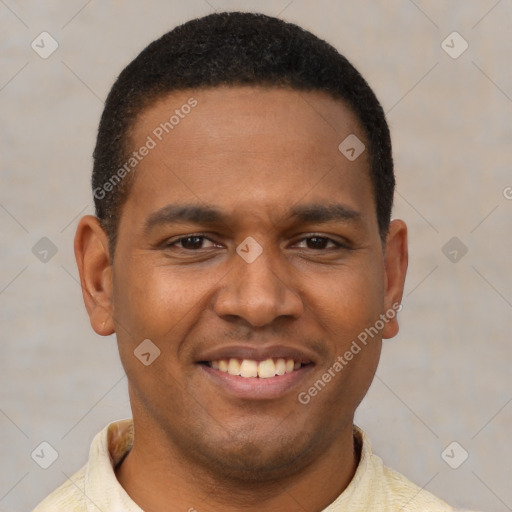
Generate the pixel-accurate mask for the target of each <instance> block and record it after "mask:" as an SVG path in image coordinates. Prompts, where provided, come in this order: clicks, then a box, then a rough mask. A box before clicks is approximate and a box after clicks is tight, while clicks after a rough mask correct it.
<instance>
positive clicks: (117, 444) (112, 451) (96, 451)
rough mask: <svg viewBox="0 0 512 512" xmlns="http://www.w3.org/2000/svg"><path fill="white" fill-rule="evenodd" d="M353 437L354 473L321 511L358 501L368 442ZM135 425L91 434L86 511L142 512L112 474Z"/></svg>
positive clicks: (118, 424) (122, 423)
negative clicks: (356, 451)
mask: <svg viewBox="0 0 512 512" xmlns="http://www.w3.org/2000/svg"><path fill="white" fill-rule="evenodd" d="M353 431H354V438H355V441H356V443H357V444H358V445H359V446H360V447H361V452H360V453H361V457H360V460H359V464H358V466H357V470H356V473H355V474H354V477H353V478H352V480H351V482H350V484H349V485H348V487H347V488H346V489H345V490H344V491H343V492H342V494H341V495H340V496H339V497H338V498H337V499H336V500H335V501H334V502H333V503H332V504H331V505H329V506H328V507H327V508H326V509H324V511H323V512H334V511H335V510H339V508H338V507H340V506H343V505H345V506H346V505H347V503H350V502H351V501H353V500H354V501H356V502H359V501H360V500H361V499H363V496H359V494H360V493H361V492H363V493H364V491H363V489H365V488H366V485H364V483H363V482H364V481H365V482H366V481H367V480H368V478H371V476H370V473H371V472H372V465H371V458H372V452H371V445H370V441H369V439H368V438H367V436H366V434H365V433H364V432H363V431H362V430H361V429H360V428H359V427H357V426H355V425H354V427H353ZM133 439H134V426H133V420H132V419H124V420H119V421H114V422H112V423H110V424H108V425H107V426H106V427H105V428H104V429H103V430H102V431H101V432H99V433H98V434H97V435H96V437H95V438H94V440H93V442H92V444H91V449H90V452H89V463H88V465H87V469H86V475H85V489H84V494H85V495H86V496H87V497H88V501H87V512H97V511H98V509H99V510H102V511H107V510H108V511H109V512H110V511H112V512H143V510H142V509H141V508H140V507H139V506H138V505H137V504H136V503H135V502H134V501H133V500H132V499H131V498H130V496H129V495H128V493H127V492H126V491H125V490H124V488H123V487H122V486H121V484H120V483H119V481H118V480H117V478H116V475H115V471H114V470H115V467H116V466H117V465H118V464H119V463H120V462H122V460H123V459H124V457H125V456H126V455H127V454H128V453H129V451H130V450H131V448H132V446H133Z"/></svg>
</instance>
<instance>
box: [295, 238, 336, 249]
mask: <svg viewBox="0 0 512 512" xmlns="http://www.w3.org/2000/svg"><path fill="white" fill-rule="evenodd" d="M304 241H306V245H307V246H306V249H314V250H322V249H330V248H333V247H334V248H337V247H343V246H342V245H341V244H339V243H338V242H335V241H334V240H332V239H331V238H327V237H325V236H310V237H306V238H303V239H302V240H300V241H299V243H302V242H304ZM329 243H331V244H333V245H332V246H331V247H328V244H329Z"/></svg>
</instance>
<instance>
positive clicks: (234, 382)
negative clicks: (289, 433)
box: [199, 364, 313, 400]
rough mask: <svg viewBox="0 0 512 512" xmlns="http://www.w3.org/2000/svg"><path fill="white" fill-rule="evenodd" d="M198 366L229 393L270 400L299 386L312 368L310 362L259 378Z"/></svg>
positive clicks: (252, 398) (245, 397) (240, 396)
mask: <svg viewBox="0 0 512 512" xmlns="http://www.w3.org/2000/svg"><path fill="white" fill-rule="evenodd" d="M199 366H200V367H201V369H202V370H203V371H204V372H205V373H206V375H207V376H208V377H209V378H210V379H211V380H212V381H213V382H214V383H215V384H216V385H218V386H221V387H222V388H223V389H224V390H226V391H227V392H228V393H229V394H231V395H234V396H236V397H238V398H243V399H251V400H270V399H273V398H279V397H281V396H283V395H284V394H286V393H289V392H290V391H292V390H293V388H296V387H298V386H299V384H300V383H301V382H302V381H303V380H304V378H305V377H306V375H308V374H309V372H310V371H311V370H312V368H313V365H312V364H308V365H306V366H301V367H300V368H299V369H298V370H294V371H293V372H291V373H285V374H284V375H278V376H276V377H270V378H268V379H261V378H259V377H240V376H238V375H230V374H229V373H226V372H221V371H220V370H215V369H213V368H211V367H210V366H207V365H204V364H200V365H199Z"/></svg>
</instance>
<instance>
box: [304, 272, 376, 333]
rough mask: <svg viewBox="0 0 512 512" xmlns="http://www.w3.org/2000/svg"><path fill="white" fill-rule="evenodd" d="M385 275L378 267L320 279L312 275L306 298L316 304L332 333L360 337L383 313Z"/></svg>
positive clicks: (323, 320) (316, 310)
mask: <svg viewBox="0 0 512 512" xmlns="http://www.w3.org/2000/svg"><path fill="white" fill-rule="evenodd" d="M382 279H383V278H382V272H381V271H380V269H378V268H375V265H361V264H359V265H357V266H356V265H354V266H347V267H344V268H341V269H339V270H338V271H337V272H336V273H332V272H331V273H329V274H326V275H325V276H324V277H322V278H320V276H319V275H318V274H315V275H311V279H310V281H309V282H307V284H306V285H305V286H306V289H308V290H309V292H308V293H307V295H306V296H308V297H309V300H310V301H311V302H312V304H311V306H312V309H313V310H314V311H315V315H319V317H318V321H319V323H320V324H321V325H326V326H332V329H333V331H332V333H333V334H334V335H336V334H340V335H341V334H342V333H343V335H341V336H340V337H341V338H342V339H344V338H345V337H346V336H347V335H355V336H357V334H359V332H360V331H361V330H364V328H365V327H368V326H369V325H371V324H373V323H374V322H375V320H376V318H378V316H379V314H380V313H381V312H382V308H383V304H384V297H383V292H384V286H383V282H382Z"/></svg>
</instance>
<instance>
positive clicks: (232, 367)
mask: <svg viewBox="0 0 512 512" xmlns="http://www.w3.org/2000/svg"><path fill="white" fill-rule="evenodd" d="M228 373H229V374H230V375H240V363H239V362H238V359H233V358H231V359H230V360H229V364H228Z"/></svg>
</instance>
